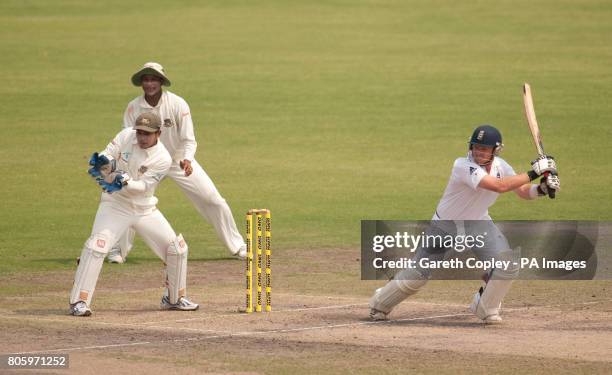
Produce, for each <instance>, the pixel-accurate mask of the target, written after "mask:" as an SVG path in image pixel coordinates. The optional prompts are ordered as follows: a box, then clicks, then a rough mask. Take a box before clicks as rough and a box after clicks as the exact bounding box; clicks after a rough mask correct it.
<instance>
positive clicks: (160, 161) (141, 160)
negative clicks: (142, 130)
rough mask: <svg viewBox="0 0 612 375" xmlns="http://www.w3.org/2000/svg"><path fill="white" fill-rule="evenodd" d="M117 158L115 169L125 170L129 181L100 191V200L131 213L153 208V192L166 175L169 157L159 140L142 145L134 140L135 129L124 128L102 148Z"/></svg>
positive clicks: (144, 211)
mask: <svg viewBox="0 0 612 375" xmlns="http://www.w3.org/2000/svg"><path fill="white" fill-rule="evenodd" d="M102 154H103V155H106V156H110V157H112V158H113V159H115V161H116V170H121V171H124V172H127V173H128V174H129V175H130V181H129V182H128V184H127V186H125V187H123V188H122V189H121V190H119V191H117V192H114V193H112V194H108V193H105V192H102V197H101V199H100V200H101V201H102V202H105V201H106V202H116V203H119V204H120V205H121V206H122V207H124V208H126V209H127V210H128V211H129V212H130V213H134V214H142V215H144V214H149V213H151V212H153V211H154V210H155V209H156V208H155V205H156V204H157V198H156V197H155V196H154V195H153V194H154V193H155V189H156V188H157V185H158V184H159V182H160V181H161V180H162V179H163V178H164V177H165V176H166V174H167V173H168V170H169V169H170V165H171V164H172V159H171V158H170V154H169V153H168V150H166V148H165V147H164V145H163V144H162V143H161V142H157V144H156V145H155V146H152V147H149V148H147V149H142V148H140V146H138V142H137V140H136V130H134V129H133V128H126V129H123V130H122V131H121V132H119V134H117V135H116V136H115V138H114V139H113V140H112V141H111V142H110V143H109V144H108V146H106V149H105V150H104V151H102Z"/></svg>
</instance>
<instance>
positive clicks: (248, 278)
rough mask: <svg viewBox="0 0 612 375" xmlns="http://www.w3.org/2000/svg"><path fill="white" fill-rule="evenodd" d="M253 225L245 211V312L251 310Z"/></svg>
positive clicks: (251, 219) (250, 217) (249, 215)
mask: <svg viewBox="0 0 612 375" xmlns="http://www.w3.org/2000/svg"><path fill="white" fill-rule="evenodd" d="M252 226H253V215H251V214H250V213H247V215H246V237H247V239H246V246H247V257H246V272H245V275H246V312H247V313H252V312H253V269H252V268H251V263H252V262H253V232H252V230H251V228H252Z"/></svg>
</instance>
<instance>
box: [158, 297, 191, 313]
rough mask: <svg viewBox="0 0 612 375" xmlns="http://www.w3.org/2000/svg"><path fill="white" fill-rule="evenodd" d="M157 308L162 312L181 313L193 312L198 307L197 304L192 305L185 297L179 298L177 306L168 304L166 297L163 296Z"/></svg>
mask: <svg viewBox="0 0 612 375" xmlns="http://www.w3.org/2000/svg"><path fill="white" fill-rule="evenodd" d="M159 307H160V308H161V309H162V310H181V311H195V310H197V309H198V308H199V307H200V305H198V304H197V303H193V302H191V301H190V300H188V299H187V298H185V297H181V298H179V301H178V303H177V304H172V303H170V299H169V298H168V296H163V297H162V299H161V302H160V303H159Z"/></svg>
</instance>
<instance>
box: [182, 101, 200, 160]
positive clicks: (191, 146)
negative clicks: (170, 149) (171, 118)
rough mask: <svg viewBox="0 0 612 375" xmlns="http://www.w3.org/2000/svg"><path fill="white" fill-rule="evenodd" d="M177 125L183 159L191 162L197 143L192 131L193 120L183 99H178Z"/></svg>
mask: <svg viewBox="0 0 612 375" xmlns="http://www.w3.org/2000/svg"><path fill="white" fill-rule="evenodd" d="M177 125H178V127H179V137H180V139H181V145H182V146H183V150H184V152H185V153H184V154H183V159H187V160H189V161H193V160H194V159H195V153H196V150H197V148H198V143H197V142H196V139H195V134H194V131H193V120H192V119H191V112H190V110H189V105H188V104H187V102H186V101H185V100H183V99H179V105H178V113H177Z"/></svg>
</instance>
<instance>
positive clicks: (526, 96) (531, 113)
mask: <svg viewBox="0 0 612 375" xmlns="http://www.w3.org/2000/svg"><path fill="white" fill-rule="evenodd" d="M523 104H524V105H525V117H527V124H528V125H529V131H530V132H531V137H532V139H533V144H534V145H535V147H536V150H537V152H538V155H540V156H541V155H544V145H543V144H542V136H541V135H540V127H539V126H538V120H537V119H536V114H535V109H534V107H533V97H532V96H531V86H529V84H528V83H525V84H524V85H523ZM544 175H545V176H546V175H548V172H547V173H545V174H544ZM548 196H549V197H550V198H554V197H555V191H554V190H552V189H549V190H548Z"/></svg>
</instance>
